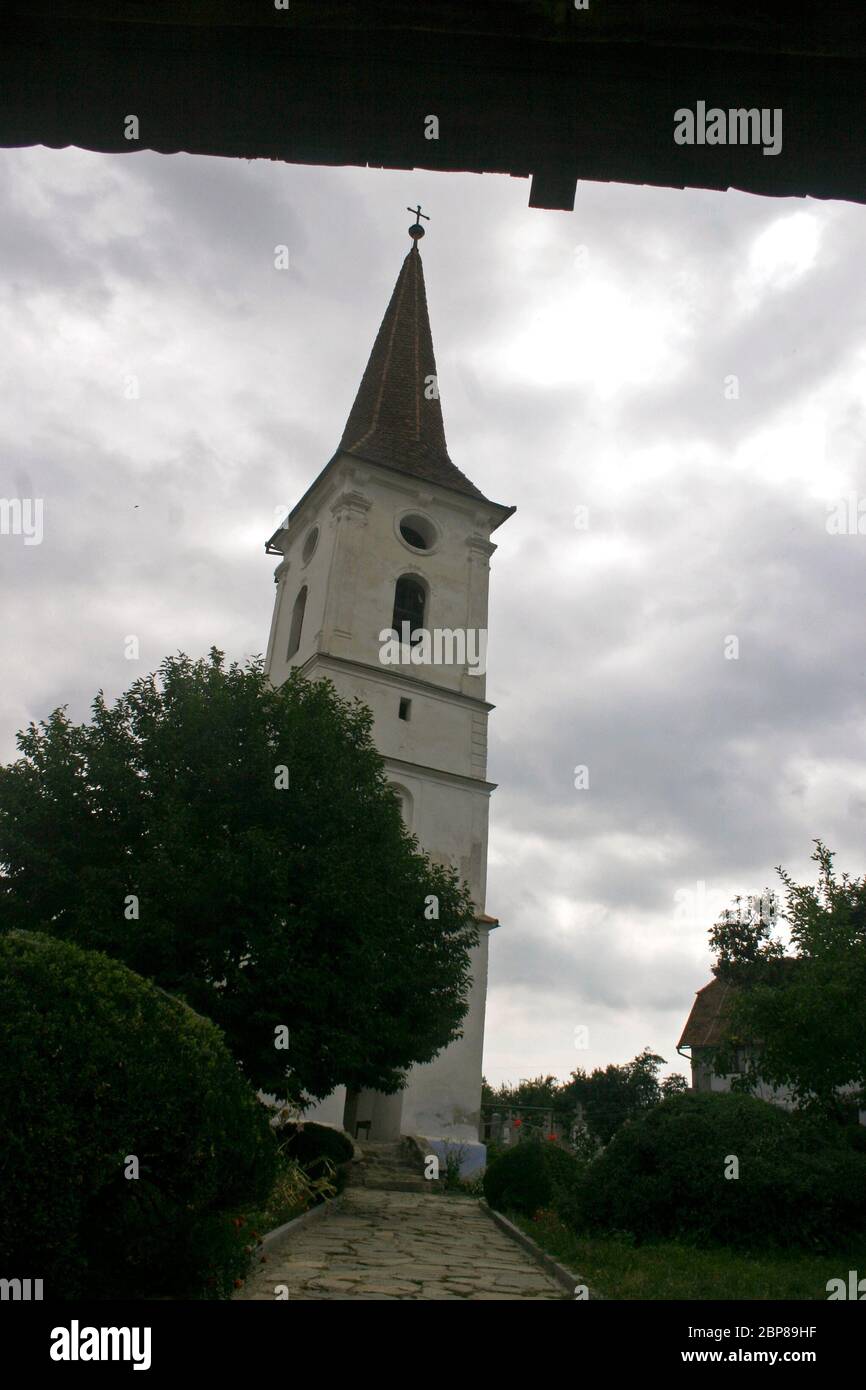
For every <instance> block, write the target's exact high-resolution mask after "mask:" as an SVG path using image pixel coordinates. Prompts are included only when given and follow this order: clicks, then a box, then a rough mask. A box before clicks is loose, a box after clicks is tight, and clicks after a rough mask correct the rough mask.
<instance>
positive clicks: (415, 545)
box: [400, 516, 436, 550]
mask: <svg viewBox="0 0 866 1390" xmlns="http://www.w3.org/2000/svg"><path fill="white" fill-rule="evenodd" d="M400 535H401V536H402V537H403V540H404V541H405V542H406V544H407V545H411V547H412V549H413V550H429V549H430V547H431V546H432V545H433V543H434V542H435V540H436V528H435V526H434V525H433V523H432V521H428V520H427V518H426V516H404V517H403V520H402V521H401V522H400Z"/></svg>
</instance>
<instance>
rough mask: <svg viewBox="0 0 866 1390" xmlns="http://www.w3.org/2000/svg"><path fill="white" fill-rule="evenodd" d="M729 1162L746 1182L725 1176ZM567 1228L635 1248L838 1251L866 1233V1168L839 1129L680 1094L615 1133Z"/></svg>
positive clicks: (744, 1103)
mask: <svg viewBox="0 0 866 1390" xmlns="http://www.w3.org/2000/svg"><path fill="white" fill-rule="evenodd" d="M732 1156H733V1157H736V1158H737V1160H738V1162H739V1176H738V1177H736V1178H734V1177H731V1178H726V1177H725V1169H726V1165H729V1161H730V1158H731V1157H732ZM569 1220H570V1221H571V1223H572V1224H574V1225H577V1226H583V1227H584V1228H587V1229H601V1230H605V1231H619V1232H630V1233H631V1234H632V1235H633V1236H634V1237H635V1239H636V1240H638V1241H643V1240H647V1239H654V1238H680V1239H691V1240H693V1241H695V1242H696V1243H705V1244H713V1243H722V1244H726V1245H732V1246H739V1247H748V1248H761V1247H768V1246H773V1245H801V1246H805V1247H809V1248H812V1249H831V1248H833V1247H834V1246H838V1245H839V1244H840V1243H841V1242H843V1241H845V1240H848V1239H850V1237H851V1236H852V1234H855V1233H859V1232H866V1158H864V1156H863V1155H861V1154H858V1153H855V1152H853V1151H852V1150H851V1149H850V1148H849V1147H848V1146H847V1145H846V1143H845V1140H844V1138H843V1137H842V1135H841V1134H840V1132H839V1130H838V1129H836V1128H827V1129H823V1130H822V1129H818V1128H817V1127H816V1126H815V1125H814V1124H812V1123H809V1122H808V1121H806V1120H804V1119H803V1118H801V1117H799V1116H797V1115H796V1114H789V1113H787V1112H786V1111H784V1110H781V1109H780V1108H779V1107H778V1106H774V1105H771V1104H770V1103H769V1102H767V1101H763V1100H757V1099H756V1098H755V1097H753V1096H748V1095H742V1094H739V1095H738V1094H730V1095H728V1094H720V1093H712V1092H710V1093H700V1094H695V1093H693V1092H692V1093H687V1094H684V1095H677V1096H673V1097H672V1098H671V1099H669V1100H665V1101H663V1102H662V1103H661V1105H659V1106H657V1107H655V1109H653V1110H650V1111H649V1112H648V1113H647V1114H646V1115H645V1116H642V1117H641V1118H640V1119H637V1120H633V1121H631V1122H630V1123H629V1124H627V1125H625V1126H624V1127H623V1128H622V1129H621V1130H620V1131H619V1132H618V1133H617V1134H615V1135H614V1137H613V1139H612V1140H611V1142H610V1144H609V1145H608V1146H607V1148H606V1149H605V1150H604V1152H603V1153H602V1154H600V1155H599V1156H598V1158H596V1159H595V1160H594V1161H593V1162H592V1163H591V1164H590V1165H589V1167H588V1168H587V1169H586V1171H585V1174H584V1177H583V1179H582V1182H581V1184H580V1187H579V1191H578V1194H577V1201H576V1204H575V1207H574V1208H573V1209H572V1211H571V1212H570V1214H569Z"/></svg>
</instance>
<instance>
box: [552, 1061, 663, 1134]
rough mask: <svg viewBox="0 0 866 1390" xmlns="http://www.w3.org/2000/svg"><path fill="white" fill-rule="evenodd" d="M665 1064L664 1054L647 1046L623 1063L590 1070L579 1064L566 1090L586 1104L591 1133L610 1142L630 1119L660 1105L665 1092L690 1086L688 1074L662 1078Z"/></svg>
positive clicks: (584, 1105) (586, 1121) (573, 1097)
mask: <svg viewBox="0 0 866 1390" xmlns="http://www.w3.org/2000/svg"><path fill="white" fill-rule="evenodd" d="M664 1065H665V1059H664V1057H659V1056H658V1054H657V1053H655V1052H653V1051H652V1050H651V1049H650V1048H648V1047H645V1048H644V1050H643V1052H640V1053H638V1055H637V1057H635V1058H634V1059H633V1060H632V1061H631V1062H626V1063H625V1064H624V1065H622V1066H615V1065H614V1064H611V1065H610V1066H607V1067H604V1068H601V1067H596V1068H595V1070H594V1071H592V1072H591V1073H589V1074H587V1073H586V1072H585V1071H584V1070H583V1069H582V1068H578V1070H577V1071H574V1072H572V1074H571V1080H570V1081H569V1082H568V1083H567V1086H566V1087H565V1090H566V1092H567V1094H568V1095H570V1096H571V1097H572V1099H573V1101H574V1103H575V1104H577V1105H580V1106H581V1107H582V1109H583V1115H584V1121H585V1124H586V1127H587V1129H588V1130H589V1132H590V1134H591V1135H592V1136H593V1137H594V1138H595V1139H597V1140H598V1141H599V1142H600V1143H602V1144H608V1143H610V1140H611V1139H612V1137H613V1135H614V1134H615V1133H616V1131H617V1130H618V1129H620V1128H621V1127H622V1125H624V1124H625V1122H626V1120H632V1119H634V1118H635V1117H636V1116H638V1115H640V1114H642V1113H643V1112H644V1111H645V1110H648V1109H650V1108H651V1107H652V1106H654V1105H658V1103H659V1101H661V1100H663V1099H664V1097H665V1096H668V1095H674V1094H676V1093H677V1092H680V1091H684V1090H686V1088H687V1083H686V1080H685V1077H683V1076H680V1075H678V1074H674V1075H673V1076H669V1077H665V1079H664V1081H661V1082H660V1081H659V1077H658V1072H659V1067H662V1066H664Z"/></svg>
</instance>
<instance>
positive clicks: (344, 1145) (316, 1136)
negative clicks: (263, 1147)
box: [277, 1120, 354, 1179]
mask: <svg viewBox="0 0 866 1390" xmlns="http://www.w3.org/2000/svg"><path fill="white" fill-rule="evenodd" d="M277 1138H278V1140H279V1142H280V1146H281V1148H282V1150H283V1152H284V1153H285V1154H286V1155H287V1156H288V1157H289V1158H293V1159H294V1160H295V1162H296V1163H300V1165H301V1167H302V1168H303V1169H304V1171H305V1172H306V1173H308V1174H309V1176H310V1177H311V1178H313V1179H316V1178H321V1177H323V1176H324V1174H325V1171H326V1167H325V1162H324V1160H325V1159H328V1160H330V1162H331V1163H333V1165H334V1167H335V1168H339V1167H340V1165H341V1164H342V1163H348V1162H349V1159H350V1158H351V1157H352V1154H353V1153H354V1149H353V1148H352V1141H351V1139H349V1138H348V1136H347V1135H345V1134H343V1133H341V1131H340V1130H338V1129H331V1128H330V1127H329V1126H328V1125H319V1124H316V1123H315V1121H312V1120H309V1121H307V1123H306V1124H302V1125H296V1124H292V1123H289V1124H285V1125H282V1126H281V1127H280V1129H279V1130H278V1131H277Z"/></svg>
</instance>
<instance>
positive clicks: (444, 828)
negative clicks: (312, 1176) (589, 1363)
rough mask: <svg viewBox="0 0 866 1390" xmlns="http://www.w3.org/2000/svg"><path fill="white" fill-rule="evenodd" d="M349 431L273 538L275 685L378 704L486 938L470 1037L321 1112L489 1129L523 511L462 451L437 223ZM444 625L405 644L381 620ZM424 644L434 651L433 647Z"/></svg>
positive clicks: (392, 753)
mask: <svg viewBox="0 0 866 1390" xmlns="http://www.w3.org/2000/svg"><path fill="white" fill-rule="evenodd" d="M410 235H411V236H412V237H413V246H412V249H411V250H410V251H409V253H408V255H407V256H406V258H405V260H404V262H403V266H402V268H401V270H400V274H399V277H398V279H397V283H396V286H395V288H394V292H393V294H392V296H391V301H390V303H389V305H388V308H387V311H386V313H385V317H384V319H383V320H382V324H381V327H380V329H379V332H378V335H377V337H376V341H375V344H374V346H373V350H372V353H371V354H370V359H369V362H368V364H367V368H366V370H365V372H364V375H363V378H362V381H361V385H360V388H359V390H358V394H357V397H356V399H355V403H354V406H353V407H352V411H351V413H350V415H349V419H348V422H347V425H346V429H345V431H344V433H343V438H342V440H341V443H340V446H339V448H338V450H337V452H336V453H335V454H334V456H333V458H332V459H331V460H330V461H329V463H328V464H327V465H326V466H325V468H324V469H323V470H322V472H321V473H320V474H319V476H318V477H317V478H316V479H315V481H314V482H313V483H312V485H311V486H310V488H309V489H308V490H307V492H306V493H305V494H304V496H303V497H302V498H301V500H300V501H299V502H298V504H297V506H295V507H294V509H293V510H292V512H291V513H290V514H289V517H288V518H287V520H286V522H285V523H284V525H283V526H282V527H281V528H280V529H279V530H278V531H277V532H276V533H275V535H274V536H272V537H271V539H270V541H269V542H268V545H267V549H268V551H269V553H271V554H278V555H279V556H280V563H279V565H278V566H277V569H276V572H275V578H276V583H277V595H276V602H275V605H274V614H273V620H272V623H271V633H270V640H269V642H268V652H267V671H268V673H269V675H270V677H271V679H272V681H273V682H274V683H275V684H280V683H281V682H282V681H283V680H285V678H286V676H287V675H288V672H289V670H290V669H291V668H292V667H295V666H299V667H300V668H301V670H302V671H303V673H304V675H305V676H307V677H308V678H309V679H315V678H317V677H323V676H324V677H327V678H328V679H329V680H331V681H332V682H333V684H334V686H335V687H336V689H337V690H338V692H339V693H340V694H341V695H343V696H345V697H348V698H353V697H355V696H357V697H358V698H359V699H360V700H362V701H363V702H364V704H366V705H367V706H369V708H370V709H371V710H372V712H373V716H374V728H373V736H374V739H375V742H376V746H377V748H378V749H379V752H380V753H381V754H382V757H383V758H384V761H385V767H386V771H387V775H388V777H389V779H390V780H391V782H392V783H393V784H394V785H395V786H396V787H397V789H398V791H399V794H400V797H401V800H402V804H403V815H404V820H405V821H406V824H407V825H408V827H409V828H410V829H411V830H412V832H413V833H414V834H415V835H417V836H418V840H419V842H420V845H421V847H422V848H423V849H424V850H425V851H426V852H427V854H428V855H429V856H430V858H431V859H433V860H435V861H438V862H440V863H446V864H452V865H453V866H454V867H455V868H456V869H457V870H458V872H459V874H460V877H461V878H462V879H463V880H464V881H465V882H466V883H467V884H468V886H469V890H470V893H471V895H472V900H473V902H474V904H475V907H476V912H477V917H478V923H479V934H480V941H479V945H478V947H477V949H476V951H475V953H474V960H473V987H472V995H471V1003H470V1008H469V1011H468V1013H467V1015H466V1018H465V1019H464V1022H463V1037H462V1038H460V1039H458V1040H457V1041H456V1042H454V1043H452V1044H451V1045H450V1046H449V1047H447V1048H445V1049H444V1050H443V1051H442V1052H440V1053H439V1055H438V1056H437V1057H436V1058H434V1060H433V1061H432V1062H429V1063H426V1064H423V1065H419V1066H415V1067H413V1068H412V1070H411V1071H410V1072H409V1074H408V1077H407V1083H406V1087H405V1089H404V1090H403V1091H401V1092H400V1093H398V1094H397V1095H395V1096H385V1095H382V1094H381V1093H379V1092H375V1091H362V1092H360V1093H353V1094H351V1095H349V1096H348V1097H347V1096H346V1093H345V1089H344V1088H339V1090H338V1091H336V1092H334V1093H333V1094H332V1095H331V1096H329V1097H327V1098H326V1099H325V1100H324V1101H322V1102H321V1103H320V1104H319V1105H317V1106H316V1107H315V1111H310V1112H308V1116H307V1117H308V1118H312V1117H313V1115H314V1114H315V1118H317V1119H320V1120H322V1121H324V1122H327V1123H333V1124H337V1125H344V1124H345V1126H346V1127H347V1128H348V1129H350V1131H351V1132H352V1133H358V1134H360V1135H361V1137H364V1136H366V1137H368V1138H370V1139H374V1140H376V1139H378V1140H387V1139H394V1138H396V1137H398V1136H399V1135H400V1134H415V1135H420V1136H423V1137H425V1138H431V1139H434V1138H454V1139H460V1140H464V1141H477V1140H478V1127H479V1119H480V1103H481V1063H482V1048H483V1042H484V1012H485V1000H486V990H487V949H488V935H489V932H490V930H491V928H493V927H494V926H496V925H497V923H496V920H495V919H494V918H492V917H489V916H487V914H486V912H485V891H486V875H487V826H488V809H489V798H490V794H491V792H492V791H493V789H494V788H493V784H492V783H490V782H488V781H487V780H486V777H487V719H488V715H489V713H490V710H491V709H492V706H491V705H489V704H488V703H487V700H486V675H485V670H486V665H485V658H486V637H487V589H488V579H489V566H490V557H491V555H492V554H493V552H494V550H495V549H496V547H495V546H494V545H493V543H492V542H491V540H490V536H491V534H492V532H493V531H494V530H495V529H496V528H497V527H498V526H500V525H501V524H502V522H503V521H505V520H507V518H508V517H509V516H510V515H511V513H512V512H513V511H514V508H513V507H505V506H502V505H500V504H499V503H496V502H491V501H489V500H488V499H487V498H486V497H484V495H483V494H482V493H481V492H479V490H478V489H477V488H476V487H475V486H474V485H473V484H472V483H471V482H470V481H469V479H468V478H467V477H465V476H464V474H463V473H461V472H460V470H459V469H458V468H457V467H456V466H455V465H454V464H453V463H452V461H451V459H450V457H449V455H448V450H447V445H446V443H445V431H444V426H443V421H442V410H441V405H440V402H439V394H438V381H437V378H436V364H435V361H434V356H433V343H432V337H431V333H430V324H429V319H428V313H427V301H426V294H425V288H424V274H423V269H422V264H421V256H420V253H419V250H418V238H419V237H420V236H422V235H423V229H422V228H421V226H420V222H418V223H417V224H416V226H415V227H413V228H411V229H410ZM403 622H406V623H408V624H409V629H408V632H409V633H415V634H417V633H419V632H421V633H427V634H429V640H428V641H427V645H426V646H425V644H424V642H420V641H418V639H417V637H416V640H415V641H414V642H413V641H412V640H411V638H410V643H409V644H408V645H406V646H403V647H402V650H401V651H400V652H399V656H400V657H401V658H402V660H400V661H398V662H395V661H393V660H389V659H387V658H388V653H389V650H390V655H391V657H392V658H393V657H394V655H395V650H394V644H393V643H391V644H386V643H385V642H383V640H382V638H381V634H382V633H383V632H384V631H385V630H386V629H391V628H392V626H396V628H397V630H398V631H403V629H402V623H403ZM419 658H420V659H419Z"/></svg>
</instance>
